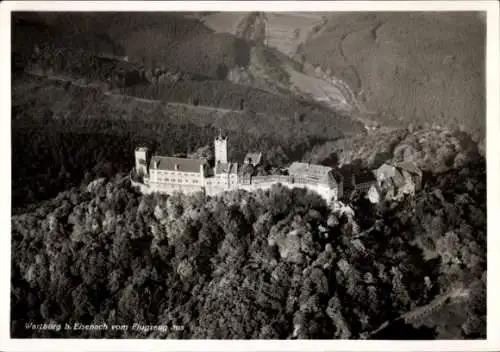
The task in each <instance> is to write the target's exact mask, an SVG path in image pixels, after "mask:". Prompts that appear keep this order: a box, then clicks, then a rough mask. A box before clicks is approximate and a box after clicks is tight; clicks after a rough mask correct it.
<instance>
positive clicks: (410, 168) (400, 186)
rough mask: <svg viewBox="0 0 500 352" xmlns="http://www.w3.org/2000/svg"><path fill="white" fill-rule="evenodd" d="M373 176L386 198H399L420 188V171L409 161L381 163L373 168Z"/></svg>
mask: <svg viewBox="0 0 500 352" xmlns="http://www.w3.org/2000/svg"><path fill="white" fill-rule="evenodd" d="M375 177H376V179H377V185H378V186H379V187H380V189H381V190H382V192H383V193H384V195H385V198H386V199H400V198H402V197H404V195H406V194H410V195H413V194H415V192H417V191H419V190H421V188H422V171H421V170H420V169H419V168H418V167H416V166H415V165H414V164H412V163H409V162H404V163H392V164H389V163H386V164H383V165H382V166H380V167H379V168H378V169H377V170H375Z"/></svg>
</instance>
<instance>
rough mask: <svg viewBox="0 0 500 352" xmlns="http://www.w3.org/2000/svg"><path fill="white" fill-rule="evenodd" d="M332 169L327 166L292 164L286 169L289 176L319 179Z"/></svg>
mask: <svg viewBox="0 0 500 352" xmlns="http://www.w3.org/2000/svg"><path fill="white" fill-rule="evenodd" d="M332 170H333V169H332V168H331V167H329V166H324V165H317V164H309V163H299V162H294V163H292V165H290V167H289V168H288V173H289V174H290V176H298V177H308V178H313V179H320V178H323V177H325V176H327V175H328V173H329V172H330V171H332Z"/></svg>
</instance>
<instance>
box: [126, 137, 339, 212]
mask: <svg viewBox="0 0 500 352" xmlns="http://www.w3.org/2000/svg"><path fill="white" fill-rule="evenodd" d="M214 149H215V165H214V166H213V167H211V166H210V165H209V163H208V162H207V160H206V159H205V158H179V157H170V156H159V155H153V156H150V152H149V150H148V148H146V147H138V148H137V149H136V150H135V170H136V172H137V174H138V175H140V176H142V182H135V181H132V183H133V185H135V186H139V187H140V189H141V191H142V192H144V193H151V192H161V193H167V194H172V193H174V192H182V193H194V192H203V193H205V194H207V195H216V194H220V193H222V192H225V191H230V190H235V189H243V190H247V191H250V192H252V191H256V190H258V189H269V188H271V187H272V186H273V185H274V184H277V183H280V184H282V185H283V186H285V187H288V188H307V189H309V190H311V191H314V192H316V193H318V194H319V195H320V196H322V197H323V198H324V199H325V200H326V201H327V202H330V201H331V200H334V199H335V200H336V199H338V198H339V197H341V196H342V192H343V187H342V184H343V180H342V176H341V175H340V174H339V173H338V172H337V171H336V170H334V169H333V168H331V167H327V166H322V165H314V164H305V163H298V162H295V163H292V165H291V166H290V167H289V169H288V172H289V175H288V176H285V175H266V176H254V175H253V173H252V172H243V171H244V170H245V168H246V169H247V170H248V169H250V170H253V167H254V165H258V164H259V163H260V162H261V160H262V154H261V153H248V154H247V157H248V158H247V160H246V162H245V163H243V164H241V167H240V164H238V163H233V162H230V161H229V160H228V153H227V138H226V137H223V136H222V134H219V136H217V137H216V138H215V140H214ZM250 158H251V160H248V159H250ZM254 158H255V159H254Z"/></svg>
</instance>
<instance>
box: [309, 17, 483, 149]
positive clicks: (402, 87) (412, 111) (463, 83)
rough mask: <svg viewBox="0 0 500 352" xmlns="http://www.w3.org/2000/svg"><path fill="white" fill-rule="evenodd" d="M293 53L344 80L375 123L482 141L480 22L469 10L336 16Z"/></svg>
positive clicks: (481, 27) (481, 32)
mask: <svg viewBox="0 0 500 352" xmlns="http://www.w3.org/2000/svg"><path fill="white" fill-rule="evenodd" d="M299 52H300V53H301V54H302V55H303V56H304V57H305V59H306V60H307V61H308V62H310V63H311V64H313V65H314V66H319V67H321V69H322V71H328V73H330V74H331V75H333V76H336V77H339V78H340V79H342V80H344V81H345V82H347V83H348V84H349V85H350V87H351V88H352V89H353V90H354V91H355V92H356V93H357V94H358V97H359V99H360V100H361V101H363V102H364V103H365V104H366V107H367V108H368V109H369V110H373V111H376V112H377V113H378V119H379V120H380V121H381V122H382V123H397V124H403V125H405V124H406V125H407V124H409V123H413V124H425V123H437V124H441V125H446V126H450V127H452V128H453V127H456V128H458V127H460V128H463V129H465V130H467V131H469V132H471V133H473V134H474V137H475V139H476V140H480V139H482V138H484V131H485V83H484V80H485V25H484V24H483V22H482V21H481V20H480V19H479V18H478V17H477V16H476V15H474V14H467V13H411V14H409V13H371V14H370V13H362V14H361V13H342V14H335V15H332V16H330V18H329V20H328V24H327V25H326V26H325V27H324V28H322V30H321V31H319V32H318V33H317V34H315V35H314V36H312V37H311V38H310V39H309V40H308V41H307V42H305V43H304V44H303V45H302V46H301V48H299Z"/></svg>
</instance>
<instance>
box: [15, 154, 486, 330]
mask: <svg viewBox="0 0 500 352" xmlns="http://www.w3.org/2000/svg"><path fill="white" fill-rule="evenodd" d="M485 198H486V180H485V166H484V161H482V162H481V163H479V164H475V165H465V166H463V167H461V168H460V169H457V170H453V171H450V172H447V173H444V174H440V175H436V176H435V177H431V178H430V179H428V180H427V183H426V186H425V189H424V190H423V191H422V192H420V193H419V194H418V195H417V196H416V197H415V198H414V199H407V200H406V201H404V202H402V203H400V204H390V203H389V204H381V205H380V206H379V207H373V206H371V205H370V204H368V203H366V202H365V201H363V200H358V201H355V203H353V204H352V206H353V209H354V216H353V217H350V216H349V215H348V214H347V213H346V214H343V213H342V212H341V211H340V210H338V209H337V210H336V209H333V208H331V209H330V208H328V207H327V206H326V204H325V203H324V201H323V200H322V199H321V198H320V197H319V196H317V195H315V194H313V193H307V192H306V191H305V190H301V189H294V190H289V189H286V188H282V187H281V186H276V187H273V188H272V189H271V190H269V191H266V192H263V191H260V192H256V193H252V194H249V193H246V192H243V191H239V192H231V193H226V194H224V195H222V196H220V197H215V198H207V197H205V196H202V195H201V194H199V195H191V196H186V195H180V194H179V195H176V196H166V195H158V194H156V195H141V194H139V193H138V192H137V191H135V190H133V189H131V188H130V186H129V183H128V182H127V179H126V178H125V179H123V177H122V176H116V177H114V178H109V179H99V180H95V181H93V182H91V183H90V184H88V186H82V187H81V188H73V189H70V190H68V191H65V192H62V193H60V194H59V195H58V196H57V197H56V198H54V199H52V200H51V201H49V202H46V203H45V204H43V205H41V206H39V207H38V208H36V209H35V210H33V211H30V212H27V213H24V214H21V215H15V216H13V217H12V269H13V276H12V290H11V294H12V302H11V308H12V336H13V337H15V338H19V337H109V338H111V337H158V338H209V339H217V338H218V339H226V338H264V339H265V338H283V339H289V338H327V339H330V338H364V337H367V336H369V334H370V332H372V331H374V330H376V329H378V327H379V326H380V325H381V324H383V323H384V322H386V321H392V320H394V319H396V318H398V317H400V316H402V315H404V314H406V313H409V312H412V311H415V312H418V311H419V310H418V308H419V307H422V306H425V305H426V304H428V303H430V302H433V301H435V300H439V299H440V296H441V295H444V294H446V293H447V292H449V290H450V289H453V288H461V289H462V290H463V292H465V295H464V297H462V298H461V301H460V302H459V304H458V303H457V302H456V301H455V300H454V299H451V300H450V301H449V302H448V301H447V302H448V303H445V304H444V305H442V306H441V307H440V310H439V311H438V312H437V313H436V314H435V315H432V314H428V315H425V314H424V315H419V317H421V318H420V320H419V321H418V322H414V324H415V327H413V328H411V329H410V330H409V331H406V332H405V334H406V335H405V334H403V335H402V333H401V331H399V333H398V334H397V335H392V336H389V337H388V338H396V339H404V338H407V337H412V338H434V337H437V338H478V337H479V338H484V337H485V334H486V332H485V319H486V315H485V314H486V302H485V285H486V282H485V280H486V208H485V204H486V203H485ZM462 303H463V304H462ZM415 315H416V314H415ZM49 321H53V322H56V323H61V324H64V323H65V322H68V323H70V324H71V323H72V322H80V323H82V324H91V323H95V324H99V323H103V322H105V323H106V324H108V325H109V326H110V325H111V324H120V325H123V324H125V325H127V324H129V325H130V326H131V325H132V323H140V324H144V325H169V324H170V325H171V324H176V325H178V326H182V327H183V329H182V330H176V331H174V330H170V331H167V332H157V331H146V332H144V331H143V332H139V331H136V330H132V329H130V330H128V331H111V330H110V329H109V330H107V331H84V330H79V331H64V330H62V331H60V332H47V331H33V330H29V329H28V330H26V329H25V323H27V322H49ZM419 325H423V326H426V327H425V328H417V327H416V326H419ZM416 336H417V337H416Z"/></svg>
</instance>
